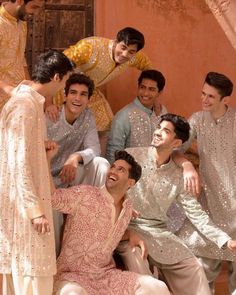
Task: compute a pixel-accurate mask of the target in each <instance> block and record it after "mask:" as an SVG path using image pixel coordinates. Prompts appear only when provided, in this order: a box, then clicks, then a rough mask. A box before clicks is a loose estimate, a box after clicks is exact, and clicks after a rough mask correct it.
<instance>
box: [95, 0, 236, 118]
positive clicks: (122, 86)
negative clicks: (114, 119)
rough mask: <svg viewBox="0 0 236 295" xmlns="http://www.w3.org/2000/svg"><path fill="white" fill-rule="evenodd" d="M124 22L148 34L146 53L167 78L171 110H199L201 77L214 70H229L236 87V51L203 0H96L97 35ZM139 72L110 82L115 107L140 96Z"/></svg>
mask: <svg viewBox="0 0 236 295" xmlns="http://www.w3.org/2000/svg"><path fill="white" fill-rule="evenodd" d="M125 26H132V27H135V28H137V29H139V30H140V31H141V32H143V34H144V35H145V39H146V46H145V53H147V54H148V55H149V57H150V58H151V60H152V63H153V65H154V68H155V69H158V70H160V71H161V72H162V73H163V74H164V75H165V77H166V79H167V84H166V88H165V91H164V93H163V95H162V97H161V102H162V103H163V104H165V105H166V106H167V108H168V110H169V111H171V112H175V113H178V114H181V115H184V116H189V115H190V114H191V113H192V112H195V111H197V110H199V109H200V108H201V104H200V93H201V86H202V82H203V79H204V76H205V74H206V73H207V72H209V71H218V72H222V73H225V74H226V75H228V76H229V77H230V78H231V79H232V80H233V82H234V84H235V92H236V64H235V61H236V51H234V49H233V47H232V46H231V44H230V43H229V41H228V40H227V38H226V36H225V34H224V32H223V30H222V29H221V27H220V26H219V25H218V23H217V21H216V20H215V18H214V16H213V15H212V13H211V12H210V11H209V9H208V6H207V5H206V4H205V1H204V0H169V1H162V0H119V1H118V0H96V1H95V32H96V35H97V36H104V37H108V38H114V36H115V34H116V32H117V31H118V30H119V29H121V28H123V27H125ZM138 75H139V72H138V71H137V70H135V69H131V70H128V71H127V72H126V73H124V74H122V75H121V76H120V77H118V78H116V79H115V80H113V81H111V82H110V83H109V84H107V86H106V96H107V99H108V101H109V103H110V105H111V107H112V109H113V111H114V112H117V111H118V110H119V109H120V108H121V107H123V106H124V105H126V104H127V103H128V102H130V101H132V100H133V98H134V97H135V95H136V81H137V77H138ZM235 97H236V95H233V98H232V103H231V105H233V106H236V99H235V100H234V98H235Z"/></svg>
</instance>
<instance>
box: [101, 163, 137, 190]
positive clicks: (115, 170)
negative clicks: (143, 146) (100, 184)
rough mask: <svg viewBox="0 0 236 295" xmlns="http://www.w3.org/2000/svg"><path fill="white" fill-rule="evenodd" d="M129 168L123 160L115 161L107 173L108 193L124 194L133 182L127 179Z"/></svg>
mask: <svg viewBox="0 0 236 295" xmlns="http://www.w3.org/2000/svg"><path fill="white" fill-rule="evenodd" d="M130 168H131V166H130V165H129V164H128V163H127V162H126V161H124V160H117V161H115V162H114V163H113V164H112V165H111V167H110V169H109V170H108V173H107V178H106V187H107V189H108V191H111V190H112V191H113V190H115V191H119V192H124V193H125V192H126V191H127V190H128V188H129V187H131V186H132V185H133V184H134V183H135V181H134V179H131V178H130V177H129V170H130Z"/></svg>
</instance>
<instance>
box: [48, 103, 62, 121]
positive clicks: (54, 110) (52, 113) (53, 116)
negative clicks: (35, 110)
mask: <svg viewBox="0 0 236 295" xmlns="http://www.w3.org/2000/svg"><path fill="white" fill-rule="evenodd" d="M59 113H60V110H59V107H57V106H55V105H54V104H50V105H48V106H46V109H45V114H46V115H47V117H48V118H49V119H50V120H51V121H52V122H53V123H56V122H57V121H58V119H59Z"/></svg>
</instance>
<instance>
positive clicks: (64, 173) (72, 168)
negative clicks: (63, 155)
mask: <svg viewBox="0 0 236 295" xmlns="http://www.w3.org/2000/svg"><path fill="white" fill-rule="evenodd" d="M81 159H82V158H81V156H80V155H79V154H72V155H70V157H69V158H68V160H67V161H66V162H65V164H64V166H63V168H62V170H61V172H60V178H61V182H62V183H67V184H69V183H71V182H72V181H74V180H75V177H76V172H77V167H78V163H79V162H80V161H81Z"/></svg>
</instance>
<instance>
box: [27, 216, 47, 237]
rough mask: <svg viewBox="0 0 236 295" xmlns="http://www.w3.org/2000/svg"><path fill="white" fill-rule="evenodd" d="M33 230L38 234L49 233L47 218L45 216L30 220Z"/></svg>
mask: <svg viewBox="0 0 236 295" xmlns="http://www.w3.org/2000/svg"><path fill="white" fill-rule="evenodd" d="M31 222H32V224H33V227H34V229H35V230H36V231H37V232H38V233H40V234H45V233H49V232H50V226H49V222H48V220H47V218H46V217H45V215H42V216H39V217H36V218H34V219H32V220H31Z"/></svg>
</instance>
